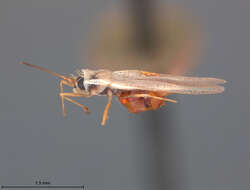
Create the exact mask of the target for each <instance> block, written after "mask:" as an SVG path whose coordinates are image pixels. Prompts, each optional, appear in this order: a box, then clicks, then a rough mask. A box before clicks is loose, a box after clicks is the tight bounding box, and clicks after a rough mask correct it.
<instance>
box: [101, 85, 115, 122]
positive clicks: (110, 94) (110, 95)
mask: <svg viewBox="0 0 250 190" xmlns="http://www.w3.org/2000/svg"><path fill="white" fill-rule="evenodd" d="M107 95H108V103H107V105H106V107H105V109H104V112H103V116H102V123H101V125H105V124H106V121H107V119H108V112H109V108H110V106H111V102H112V96H113V93H112V92H111V90H108V92H107Z"/></svg>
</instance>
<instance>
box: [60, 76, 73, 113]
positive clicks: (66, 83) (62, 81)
mask: <svg viewBox="0 0 250 190" xmlns="http://www.w3.org/2000/svg"><path fill="white" fill-rule="evenodd" d="M63 85H67V86H71V85H70V84H68V82H67V81H65V80H61V81H60V93H63ZM61 101H62V114H63V116H66V110H65V106H64V96H61Z"/></svg>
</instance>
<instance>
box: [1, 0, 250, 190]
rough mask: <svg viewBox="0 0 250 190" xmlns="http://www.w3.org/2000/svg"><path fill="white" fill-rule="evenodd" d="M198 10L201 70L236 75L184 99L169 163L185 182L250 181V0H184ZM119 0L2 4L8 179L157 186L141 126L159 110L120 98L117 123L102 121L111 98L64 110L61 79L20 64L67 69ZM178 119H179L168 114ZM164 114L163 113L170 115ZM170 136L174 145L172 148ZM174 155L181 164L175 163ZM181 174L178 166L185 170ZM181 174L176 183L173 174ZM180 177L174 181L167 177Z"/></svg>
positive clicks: (176, 108) (8, 0)
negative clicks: (134, 110) (134, 108)
mask: <svg viewBox="0 0 250 190" xmlns="http://www.w3.org/2000/svg"><path fill="white" fill-rule="evenodd" d="M177 2H178V3H179V4H180V5H181V6H183V7H185V8H187V9H188V10H189V11H191V12H192V13H193V14H194V15H196V16H197V18H198V19H199V21H200V22H201V23H202V25H203V26H204V29H205V33H206V41H207V43H206V51H205V53H204V55H203V57H202V58H201V62H202V64H201V66H200V67H199V68H198V69H197V70H196V71H195V74H196V75H197V76H217V77H221V78H224V79H226V80H228V83H227V84H226V91H225V93H223V94H220V95H216V96H214V95H212V96H195V97H194V96H177V99H178V100H179V104H178V105H169V106H168V108H166V107H163V108H161V109H159V110H158V111H157V112H163V113H165V114H166V117H167V116H168V115H169V114H168V110H171V111H172V113H171V120H172V122H174V123H175V125H174V126H166V125H164V121H162V122H163V126H162V128H168V127H170V129H168V132H169V131H170V132H171V134H170V135H169V134H168V138H171V139H170V140H169V139H166V143H165V146H166V148H169V147H170V148H171V149H172V150H171V153H172V154H169V155H164V158H163V159H165V160H166V162H170V163H171V162H175V161H176V159H178V164H175V165H173V167H170V168H169V166H170V165H168V167H166V168H164V169H165V170H170V171H173V175H172V176H171V177H173V178H174V179H175V180H177V183H178V189H183V190H184V189H185V190H187V189H189V190H191V189H192V190H198V189H202V190H208V189H218V190H223V189H225V190H230V189H232V190H233V189H241V190H243V189H249V188H250V180H249V176H250V149H249V144H250V138H249V137H250V126H249V123H250V118H249V109H250V103H249V102H250V101H249V98H250V87H249V81H250V79H249V69H250V66H249V44H250V40H249V39H250V38H249V34H250V25H249V18H250V12H249V8H250V3H249V2H248V1H246V0H239V1H233V0H210V1H207V0H185V1H184V0H178V1H177ZM115 4H119V1H115V0H113V1H100V0H99V1H98V0H86V1H80V0H73V1H66V0H43V1H37V0H33V1H31V0H21V1H20V0H1V1H0V60H1V61H0V62H1V67H0V68H1V69H0V87H1V93H0V184H1V185H4V184H34V181H35V180H38V179H41V180H49V181H51V182H52V184H85V185H86V186H87V189H130V190H132V189H137V190H138V189H157V184H155V183H154V182H155V180H153V178H152V173H153V168H152V167H150V163H151V161H154V156H153V154H149V152H154V150H155V147H153V146H152V144H151V141H152V137H151V136H149V135H148V134H144V133H143V126H142V125H139V124H140V123H141V120H142V119H143V117H145V116H146V117H147V115H148V114H152V112H148V113H142V114H140V115H131V114H129V113H128V112H127V110H126V109H125V108H123V107H122V106H121V105H120V104H119V103H118V102H117V101H114V102H113V104H112V108H111V115H110V116H111V119H110V120H109V121H108V125H107V126H105V127H100V125H99V123H100V120H101V115H102V112H103V108H104V106H105V104H106V99H105V98H103V97H94V98H92V99H88V100H83V102H84V104H86V105H88V106H89V107H90V108H91V111H92V114H91V115H90V116H86V115H84V114H83V113H82V112H81V111H80V110H79V108H78V107H76V106H73V105H71V104H67V105H66V108H67V111H68V117H66V118H63V117H62V115H61V110H60V109H61V106H60V101H59V97H58V92H59V88H58V84H59V81H58V80H56V79H55V78H53V76H49V75H48V74H46V73H42V72H38V71H34V70H32V69H29V68H26V67H24V66H21V65H18V64H17V63H18V62H19V61H21V60H25V61H29V62H31V63H33V64H37V65H41V66H44V67H47V68H50V69H51V70H54V71H57V72H59V73H62V74H69V73H72V72H74V70H75V69H77V68H81V67H84V64H81V63H80V62H79V60H80V59H79V50H81V48H82V46H83V42H84V38H87V36H88V32H89V30H88V26H89V25H90V23H92V22H93V21H94V19H95V17H96V15H98V14H99V13H100V12H102V11H104V10H105V9H106V8H108V7H109V6H110V5H115ZM169 117H170V116H169ZM163 120H164V119H163ZM168 142H171V145H169V143H168ZM173 159H174V161H173ZM176 171H177V172H176ZM174 179H173V180H174ZM168 180H169V181H170V182H171V179H168Z"/></svg>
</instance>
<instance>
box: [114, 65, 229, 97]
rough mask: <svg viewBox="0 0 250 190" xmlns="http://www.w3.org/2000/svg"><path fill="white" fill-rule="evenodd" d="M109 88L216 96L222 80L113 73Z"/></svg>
mask: <svg viewBox="0 0 250 190" xmlns="http://www.w3.org/2000/svg"><path fill="white" fill-rule="evenodd" d="M111 81H112V82H111V83H110V87H111V88H113V89H121V90H147V91H154V92H169V93H177V94H216V93H221V92H223V91H224V87H222V86H219V85H217V84H219V83H225V81H224V80H222V79H216V78H200V77H182V76H175V75H165V74H158V73H148V72H143V71H137V70H126V71H115V72H113V73H112V78H111Z"/></svg>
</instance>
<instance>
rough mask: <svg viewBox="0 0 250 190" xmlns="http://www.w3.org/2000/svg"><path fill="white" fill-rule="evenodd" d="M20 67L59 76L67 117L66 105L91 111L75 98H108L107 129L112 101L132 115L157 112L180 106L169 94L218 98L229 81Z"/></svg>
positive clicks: (135, 71)
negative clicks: (166, 106) (66, 89)
mask: <svg viewBox="0 0 250 190" xmlns="http://www.w3.org/2000/svg"><path fill="white" fill-rule="evenodd" d="M20 64H23V65H26V66H29V67H33V68H36V69H39V70H41V71H45V72H48V73H50V74H52V75H55V76H57V77H59V78H61V79H62V80H61V81H60V97H61V101H62V113H63V115H64V116H65V115H66V111H65V105H64V101H69V102H71V103H73V104H75V105H77V106H79V107H81V108H82V109H83V110H84V111H85V112H86V113H89V109H88V108H87V107H86V106H84V105H82V104H80V103H78V102H77V101H75V100H73V99H72V97H91V96H95V95H97V96H108V102H107V105H106V107H105V109H104V113H103V117H102V122H101V125H105V123H106V121H107V118H108V112H109V108H110V105H111V101H112V97H113V96H114V95H115V96H117V97H118V100H119V101H120V102H121V103H122V104H123V105H124V106H125V107H126V108H127V109H128V110H129V111H130V112H131V113H137V112H143V111H148V110H155V109H158V108H159V107H161V106H163V105H164V103H165V102H166V101H167V102H172V103H176V102H177V101H176V100H173V99H169V98H166V96H167V95H169V94H194V95H199V94H217V93H221V92H223V91H224V87H223V86H219V84H223V83H225V82H226V81H225V80H223V79H217V78H203V77H184V76H176V75H170V74H158V73H152V72H145V71H139V70H122V71H110V70H89V69H82V70H78V71H77V76H74V75H72V76H64V75H61V74H58V73H55V72H53V71H50V70H48V69H45V68H42V67H39V66H36V65H32V64H29V63H26V62H21V63H20ZM64 85H66V86H70V87H72V88H73V92H64V90H63V86H64Z"/></svg>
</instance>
